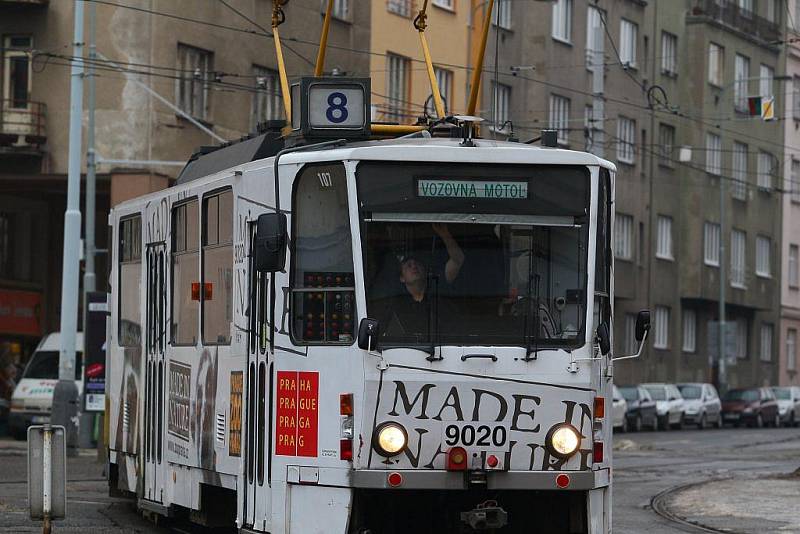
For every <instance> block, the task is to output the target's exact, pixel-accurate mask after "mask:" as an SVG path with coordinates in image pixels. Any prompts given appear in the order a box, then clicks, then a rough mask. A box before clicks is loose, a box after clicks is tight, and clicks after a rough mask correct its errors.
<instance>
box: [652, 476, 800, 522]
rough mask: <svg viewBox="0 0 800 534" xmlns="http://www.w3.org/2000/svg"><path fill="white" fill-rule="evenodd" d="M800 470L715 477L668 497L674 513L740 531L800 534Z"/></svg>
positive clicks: (690, 519)
mask: <svg viewBox="0 0 800 534" xmlns="http://www.w3.org/2000/svg"><path fill="white" fill-rule="evenodd" d="M798 499H800V470H798V471H796V472H795V473H792V474H787V475H782V476H769V477H760V478H730V479H725V480H713V481H709V482H704V483H701V484H696V485H692V486H689V487H686V488H683V489H679V490H677V491H675V492H674V493H671V494H670V495H669V496H667V497H666V501H665V507H666V508H667V509H668V510H669V512H670V513H672V514H673V515H675V516H677V517H679V518H681V519H683V520H685V521H688V522H690V523H693V524H696V525H698V526H703V527H707V528H712V529H717V530H720V531H725V532H731V533H737V534H751V533H752V534H763V533H764V532H774V533H776V534H800V511H798V502H799V501H798Z"/></svg>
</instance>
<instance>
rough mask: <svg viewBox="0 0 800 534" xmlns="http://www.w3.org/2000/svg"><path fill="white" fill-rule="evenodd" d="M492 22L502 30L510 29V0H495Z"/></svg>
mask: <svg viewBox="0 0 800 534" xmlns="http://www.w3.org/2000/svg"><path fill="white" fill-rule="evenodd" d="M492 24H495V25H497V26H499V27H500V28H503V29H504V30H510V29H511V0H495V2H494V13H492Z"/></svg>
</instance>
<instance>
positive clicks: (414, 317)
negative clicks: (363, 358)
mask: <svg viewBox="0 0 800 534" xmlns="http://www.w3.org/2000/svg"><path fill="white" fill-rule="evenodd" d="M432 226H433V230H434V232H436V234H437V235H438V236H439V237H440V238H441V240H442V242H443V243H444V245H445V248H446V249H447V255H448V259H447V262H446V263H445V265H444V269H443V272H436V271H433V272H429V271H428V265H427V264H426V262H425V260H423V259H422V258H421V257H420V256H419V255H416V254H410V255H408V256H405V257H404V258H402V259H401V260H400V282H401V284H402V285H403V286H404V287H405V290H406V291H405V292H404V294H402V295H399V296H398V297H396V298H394V299H392V302H391V304H390V307H389V309H388V310H387V312H388V315H389V317H388V321H387V322H386V323H384V324H386V325H387V328H386V329H385V330H384V331H385V332H387V333H391V334H395V333H396V332H394V331H393V330H394V328H395V326H396V325H395V321H397V322H399V327H400V328H401V332H402V333H401V335H404V336H406V335H407V336H410V337H416V338H419V337H420V336H421V335H422V336H427V333H428V323H429V321H430V320H431V313H430V312H431V309H430V307H431V300H432V299H431V295H430V294H429V293H430V292H432V291H441V290H442V289H443V287H444V285H445V284H446V285H450V284H452V283H453V282H454V281H455V279H456V278H457V277H458V274H459V272H460V271H461V267H462V266H463V265H464V252H463V251H462V250H461V247H460V246H459V245H458V243H457V242H456V240H455V239H454V238H453V236H452V235H451V234H450V230H449V229H448V228H447V225H444V224H433V225H432ZM429 284H431V285H432V287H429ZM437 304H438V305H439V310H438V313H437V315H438V317H439V319H440V321H441V319H442V318H445V319H447V318H450V317H452V316H453V314H452V313H451V311H448V310H450V306H449V301H447V299H443V298H439V299H438V302H437ZM435 311H436V310H435ZM434 326H435V325H431V327H434ZM439 326H440V327H441V324H440V325H439Z"/></svg>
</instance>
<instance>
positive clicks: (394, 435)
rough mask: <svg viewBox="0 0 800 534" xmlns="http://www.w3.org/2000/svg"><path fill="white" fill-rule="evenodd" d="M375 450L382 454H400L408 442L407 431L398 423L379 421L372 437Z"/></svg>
mask: <svg viewBox="0 0 800 534" xmlns="http://www.w3.org/2000/svg"><path fill="white" fill-rule="evenodd" d="M372 444H373V447H374V448H375V451H376V452H377V453H378V454H380V455H382V456H387V457H388V456H394V455H396V454H400V453H401V452H402V451H403V449H405V448H406V445H407V444H408V432H406V429H405V428H403V426H402V425H400V424H398V423H381V424H380V425H378V427H377V428H375V434H374V436H373V439H372Z"/></svg>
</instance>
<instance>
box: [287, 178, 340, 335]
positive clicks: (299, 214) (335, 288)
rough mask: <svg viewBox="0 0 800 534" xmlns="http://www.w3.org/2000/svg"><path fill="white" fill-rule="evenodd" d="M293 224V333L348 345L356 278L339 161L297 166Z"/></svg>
mask: <svg viewBox="0 0 800 534" xmlns="http://www.w3.org/2000/svg"><path fill="white" fill-rule="evenodd" d="M292 224H293V228H292V274H291V277H292V278H291V288H292V304H291V307H292V309H291V313H292V337H293V338H294V340H295V341H296V342H298V343H302V344H327V343H342V344H345V343H346V344H351V343H352V342H353V339H354V336H353V325H354V324H355V320H356V309H355V305H356V303H355V292H354V286H355V280H354V276H353V248H352V241H351V235H350V218H349V211H348V203H347V173H346V171H345V168H344V165H343V164H341V163H322V164H315V165H307V166H305V167H304V168H303V170H301V171H300V173H299V174H298V175H297V178H296V179H295V182H294V191H293V209H292Z"/></svg>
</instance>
